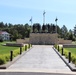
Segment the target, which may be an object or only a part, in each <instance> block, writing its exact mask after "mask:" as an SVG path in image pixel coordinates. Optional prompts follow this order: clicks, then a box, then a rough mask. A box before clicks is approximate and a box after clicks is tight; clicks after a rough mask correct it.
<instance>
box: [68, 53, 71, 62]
mask: <svg viewBox="0 0 76 75" xmlns="http://www.w3.org/2000/svg"><path fill="white" fill-rule="evenodd" d="M68 55H69V56H68V57H69V60H68V61H69V63H70V62H71V52H69V53H68Z"/></svg>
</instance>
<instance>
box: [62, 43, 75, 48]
mask: <svg viewBox="0 0 76 75" xmlns="http://www.w3.org/2000/svg"><path fill="white" fill-rule="evenodd" d="M63 47H64V48H76V45H73V44H65V45H63Z"/></svg>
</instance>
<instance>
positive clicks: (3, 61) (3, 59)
mask: <svg viewBox="0 0 76 75" xmlns="http://www.w3.org/2000/svg"><path fill="white" fill-rule="evenodd" d="M5 63H6V59H5V57H4V56H3V55H1V56H0V65H3V64H5Z"/></svg>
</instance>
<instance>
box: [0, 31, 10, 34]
mask: <svg viewBox="0 0 76 75" xmlns="http://www.w3.org/2000/svg"><path fill="white" fill-rule="evenodd" d="M0 34H9V33H8V32H6V31H0Z"/></svg>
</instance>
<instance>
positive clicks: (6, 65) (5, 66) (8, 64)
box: [0, 47, 33, 69]
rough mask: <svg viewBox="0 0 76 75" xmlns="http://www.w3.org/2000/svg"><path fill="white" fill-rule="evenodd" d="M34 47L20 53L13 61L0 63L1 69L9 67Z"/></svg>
mask: <svg viewBox="0 0 76 75" xmlns="http://www.w3.org/2000/svg"><path fill="white" fill-rule="evenodd" d="M32 48H33V47H31V48H30V49H27V51H24V52H23V53H22V54H21V55H18V56H17V57H15V58H14V59H13V61H9V62H7V64H4V65H0V69H7V68H8V67H9V66H11V65H12V64H13V63H15V62H16V61H17V60H18V59H20V58H21V57H22V56H24V55H25V54H26V53H27V52H28V51H30V50H31V49H32Z"/></svg>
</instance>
